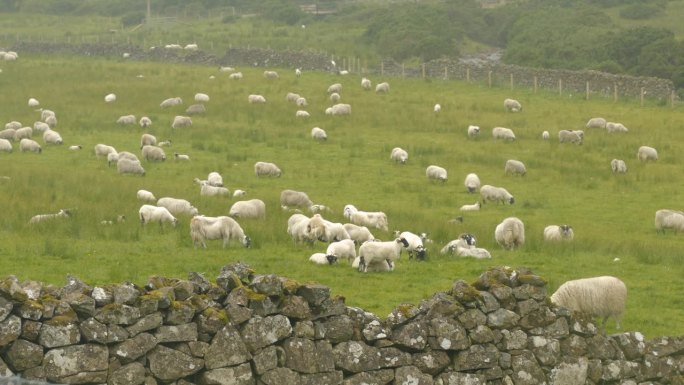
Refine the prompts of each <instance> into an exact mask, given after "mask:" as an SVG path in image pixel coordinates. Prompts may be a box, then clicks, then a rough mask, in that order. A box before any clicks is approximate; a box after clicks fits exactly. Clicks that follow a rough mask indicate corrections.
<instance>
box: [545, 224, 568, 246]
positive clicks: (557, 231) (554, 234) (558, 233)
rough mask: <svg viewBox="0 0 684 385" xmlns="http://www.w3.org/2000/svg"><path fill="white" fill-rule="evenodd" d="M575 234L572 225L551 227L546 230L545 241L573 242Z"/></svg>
mask: <svg viewBox="0 0 684 385" xmlns="http://www.w3.org/2000/svg"><path fill="white" fill-rule="evenodd" d="M574 238H575V233H574V232H573V231H572V226H570V225H550V226H546V227H545V228H544V240H545V241H552V242H553V241H572V240H573V239H574Z"/></svg>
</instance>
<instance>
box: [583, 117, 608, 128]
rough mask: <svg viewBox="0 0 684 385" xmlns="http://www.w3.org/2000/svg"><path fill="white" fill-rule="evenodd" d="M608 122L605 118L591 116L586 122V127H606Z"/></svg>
mask: <svg viewBox="0 0 684 385" xmlns="http://www.w3.org/2000/svg"><path fill="white" fill-rule="evenodd" d="M606 124H608V122H607V121H606V120H605V119H604V118H591V119H589V121H588V122H587V124H586V126H585V127H586V128H606Z"/></svg>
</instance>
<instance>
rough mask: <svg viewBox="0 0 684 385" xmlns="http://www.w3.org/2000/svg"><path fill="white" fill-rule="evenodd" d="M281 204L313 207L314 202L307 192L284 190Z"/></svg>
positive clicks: (281, 195)
mask: <svg viewBox="0 0 684 385" xmlns="http://www.w3.org/2000/svg"><path fill="white" fill-rule="evenodd" d="M280 205H281V206H283V207H311V206H312V205H313V202H312V201H311V199H309V196H308V195H307V194H306V193H305V192H302V191H295V190H283V191H281V192H280Z"/></svg>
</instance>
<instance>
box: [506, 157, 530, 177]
mask: <svg viewBox="0 0 684 385" xmlns="http://www.w3.org/2000/svg"><path fill="white" fill-rule="evenodd" d="M526 173H527V169H525V164H524V163H523V162H521V161H519V160H514V159H509V160H507V161H506V165H505V166H504V174H506V175H508V174H511V175H523V176H524V175H525V174H526Z"/></svg>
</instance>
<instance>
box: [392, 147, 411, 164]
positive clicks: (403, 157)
mask: <svg viewBox="0 0 684 385" xmlns="http://www.w3.org/2000/svg"><path fill="white" fill-rule="evenodd" d="M390 159H391V160H393V161H394V162H398V163H401V164H406V161H407V160H408V152H406V150H404V149H403V148H401V147H394V148H393V149H392V152H391V153H390Z"/></svg>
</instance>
